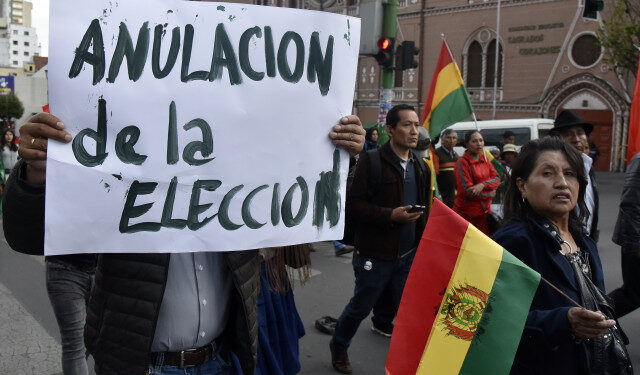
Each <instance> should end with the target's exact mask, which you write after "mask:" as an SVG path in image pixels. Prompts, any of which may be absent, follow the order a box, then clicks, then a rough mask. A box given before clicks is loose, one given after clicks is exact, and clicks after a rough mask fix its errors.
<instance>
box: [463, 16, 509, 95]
mask: <svg viewBox="0 0 640 375" xmlns="http://www.w3.org/2000/svg"><path fill="white" fill-rule="evenodd" d="M496 45H497V46H499V49H498V72H497V73H498V75H497V85H498V87H502V84H503V82H502V78H503V77H504V47H503V46H502V44H501V43H498V42H497V41H496V39H495V32H494V31H493V30H490V29H488V28H482V29H480V30H476V31H475V32H474V33H473V34H472V35H471V36H470V37H469V39H468V40H467V43H466V46H465V49H464V50H463V52H462V76H463V78H464V81H465V83H466V85H467V88H469V89H472V88H473V89H483V88H493V83H494V74H495V66H496Z"/></svg>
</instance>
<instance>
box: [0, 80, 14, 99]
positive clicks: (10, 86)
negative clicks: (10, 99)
mask: <svg viewBox="0 0 640 375" xmlns="http://www.w3.org/2000/svg"><path fill="white" fill-rule="evenodd" d="M14 87H15V86H14V83H13V76H0V95H9V94H13V90H14Z"/></svg>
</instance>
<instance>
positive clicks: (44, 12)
mask: <svg viewBox="0 0 640 375" xmlns="http://www.w3.org/2000/svg"><path fill="white" fill-rule="evenodd" d="M29 1H31V2H32V3H33V12H32V13H31V26H32V27H35V28H36V33H37V34H38V41H39V42H40V45H41V46H42V50H41V51H40V56H49V0H29ZM58 1H60V0H58Z"/></svg>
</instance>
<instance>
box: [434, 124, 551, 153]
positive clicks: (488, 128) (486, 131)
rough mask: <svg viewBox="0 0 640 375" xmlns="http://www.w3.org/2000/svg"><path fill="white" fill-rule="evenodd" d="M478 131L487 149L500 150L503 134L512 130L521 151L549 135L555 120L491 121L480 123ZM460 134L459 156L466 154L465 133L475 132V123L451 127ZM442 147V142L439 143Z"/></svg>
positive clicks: (517, 146)
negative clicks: (532, 142)
mask: <svg viewBox="0 0 640 375" xmlns="http://www.w3.org/2000/svg"><path fill="white" fill-rule="evenodd" d="M477 128H478V129H480V131H481V132H482V137H483V138H484V144H485V146H487V148H489V149H491V148H494V147H495V148H498V146H499V145H500V144H501V143H502V134H504V132H505V131H507V130H511V131H512V132H513V133H514V134H515V135H516V142H515V144H516V148H517V149H518V150H519V149H520V147H522V145H524V144H525V143H527V142H528V141H530V140H532V139H538V138H542V137H544V136H545V135H548V134H549V131H550V130H551V129H552V128H553V120H550V119H545V118H526V119H513V120H489V121H478V126H477ZM449 129H452V130H455V131H456V133H458V144H457V145H456V147H455V151H456V153H457V154H458V155H462V154H463V153H464V133H465V132H466V131H467V130H475V129H476V123H475V122H474V121H465V122H458V123H455V124H453V125H451V126H450V127H449ZM438 146H440V142H438Z"/></svg>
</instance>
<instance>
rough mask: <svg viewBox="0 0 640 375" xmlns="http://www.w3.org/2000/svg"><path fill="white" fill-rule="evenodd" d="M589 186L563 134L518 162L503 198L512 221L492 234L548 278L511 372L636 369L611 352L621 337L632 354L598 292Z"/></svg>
mask: <svg viewBox="0 0 640 375" xmlns="http://www.w3.org/2000/svg"><path fill="white" fill-rule="evenodd" d="M586 187H587V176H586V174H585V170H584V166H583V162H582V158H581V156H580V154H579V153H578V152H577V151H576V150H575V149H574V148H573V147H572V146H571V145H568V144H566V143H564V142H563V141H562V140H561V139H559V138H555V137H545V138H542V139H537V140H534V141H530V142H529V143H527V144H526V145H524V146H523V147H522V149H521V151H520V155H519V156H518V158H517V159H516V160H515V162H514V164H513V168H512V171H511V178H510V179H509V181H508V186H507V191H506V194H505V200H504V210H505V220H507V225H506V226H505V227H503V228H501V229H500V230H498V231H497V232H496V233H495V235H494V236H493V239H494V241H496V242H497V243H498V244H500V245H501V246H502V247H504V248H505V249H507V250H508V251H509V252H511V253H512V254H513V255H514V256H516V257H517V258H518V259H520V260H521V261H522V262H524V263H525V264H526V265H528V266H529V267H531V268H533V269H534V270H535V271H537V272H539V273H540V275H541V276H542V277H543V281H542V282H540V284H539V286H538V289H537V291H536V294H535V296H534V299H533V302H532V304H531V307H530V310H529V315H528V316H527V320H526V323H525V328H524V332H523V334H522V338H521V341H520V345H519V347H518V352H517V354H516V357H515V360H514V363H513V366H512V369H511V374H558V375H559V374H563V375H578V374H631V373H632V370H631V368H630V363H629V365H628V366H629V367H628V369H627V368H626V365H625V364H624V360H621V359H620V358H621V357H619V356H617V355H615V354H613V352H612V351H610V350H609V349H608V348H610V347H611V346H610V345H611V343H612V342H613V340H614V338H615V340H616V342H613V344H614V345H613V346H616V350H617V351H618V352H619V353H623V352H624V354H621V356H624V355H625V354H626V349H625V347H624V344H623V343H622V342H621V341H623V340H620V339H619V338H618V337H616V336H615V334H617V333H618V332H621V330H620V328H619V326H616V322H615V321H614V320H613V317H614V314H613V313H612V311H611V310H610V308H609V307H608V306H606V303H605V305H603V304H601V303H600V301H599V300H598V297H597V295H598V291H597V290H595V288H597V289H599V290H600V291H601V292H600V293H601V294H603V293H604V278H603V274H602V265H601V263H600V258H599V256H598V249H597V247H596V243H595V242H594V241H593V240H592V239H591V238H589V237H588V236H587V235H586V233H585V232H584V229H583V223H584V221H585V219H586V217H585V216H586V215H588V212H589V211H588V210H587V209H586V205H585V200H584V197H585V190H586ZM576 206H577V207H578V208H579V209H578V210H575V208H576ZM587 279H588V280H587ZM549 283H550V284H553V285H554V286H555V287H556V288H558V289H559V290H560V291H561V292H558V291H557V290H556V289H554V288H553V287H552V286H551V285H550V284H549ZM588 285H591V287H588ZM572 301H576V302H575V303H577V304H580V305H581V306H584V308H583V307H577V306H576V305H575V304H574V302H572ZM599 310H602V311H599ZM612 327H613V328H612ZM612 330H617V331H616V332H614V331H612ZM607 342H608V344H607ZM616 343H617V344H618V345H615V344H616ZM626 355H627V358H628V354H626ZM629 371H631V372H629Z"/></svg>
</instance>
